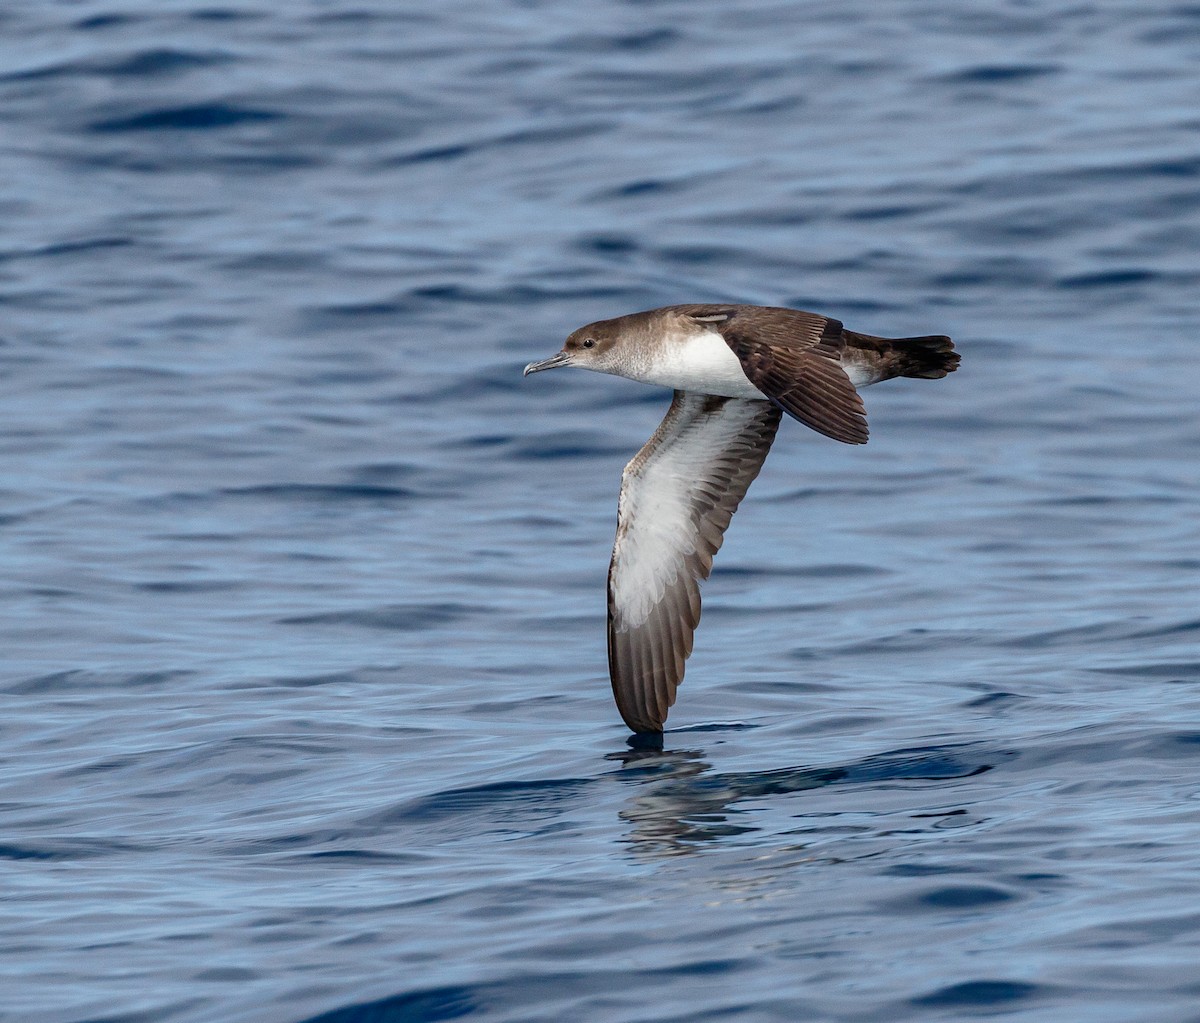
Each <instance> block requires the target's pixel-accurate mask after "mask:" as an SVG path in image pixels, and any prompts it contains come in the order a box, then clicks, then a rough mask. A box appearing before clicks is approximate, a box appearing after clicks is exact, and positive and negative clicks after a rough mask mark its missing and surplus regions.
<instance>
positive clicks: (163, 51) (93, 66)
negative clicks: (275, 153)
mask: <svg viewBox="0 0 1200 1023" xmlns="http://www.w3.org/2000/svg"><path fill="white" fill-rule="evenodd" d="M232 59H233V58H232V57H231V56H229V55H228V54H224V53H207V54H201V53H196V52H195V51H192V50H179V49H173V48H168V47H163V48H153V49H148V50H142V51H140V52H138V53H132V54H129V55H128V56H125V57H121V58H117V59H111V60H107V59H106V60H79V61H65V62H61V63H56V64H47V65H42V66H40V67H35V68H28V69H26V70H23V71H11V72H8V73H6V74H3V75H0V82H7V81H34V80H37V79H42V78H47V79H54V78H64V79H70V78H75V77H77V76H81V75H88V76H95V77H100V78H163V77H167V76H170V75H178V74H182V73H184V72H186V71H191V70H193V69H195V68H203V67H214V66H217V65H220V64H223V63H227V62H229V61H231V60H232Z"/></svg>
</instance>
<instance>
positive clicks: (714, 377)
mask: <svg viewBox="0 0 1200 1023" xmlns="http://www.w3.org/2000/svg"><path fill="white" fill-rule="evenodd" d="M664 340H665V342H666V343H665V344H663V345H662V346H661V347H660V348H659V350H658V351H657V352H656V353H655V355H654V358H653V359H650V360H648V361H647V363H646V364H645V365H643V366H639V367H638V368H637V370H636V374H637V375H636V376H634V374H632V373H631V374H630V376H633V377H634V379H635V380H641V381H642V382H643V383H647V384H658V385H660V386H662V387H673V388H675V389H676V390H678V391H698V392H699V393H701V394H720V395H723V396H725V397H727V398H765V397H766V395H765V394H763V393H762V391H760V390H759V389H758V388H757V387H755V386H754V385H753V384H752V383H750V381H749V380H748V379H746V374H745V373H743V372H742V364H741V361H740V360H739V359H738V357H737V356H736V355H734V354H733V351H732V350H731V349H730V347H729V345H728V344H726V343H725V339H724V338H723V337H721V335H720V334H718V333H716V332H715V331H705V332H704V333H703V334H688V335H686V336H684V337H668V338H665V339H664Z"/></svg>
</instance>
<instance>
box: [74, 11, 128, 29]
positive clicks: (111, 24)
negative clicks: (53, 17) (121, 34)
mask: <svg viewBox="0 0 1200 1023" xmlns="http://www.w3.org/2000/svg"><path fill="white" fill-rule="evenodd" d="M140 20H142V19H141V18H139V17H137V16H136V15H132V14H97V15H93V16H92V17H90V18H82V19H80V20H79V21H77V22H75V24H74V25H73V26H72V27H73V28H77V29H79V30H80V31H81V32H96V31H101V30H104V29H111V28H121V27H123V26H126V25H132V24H136V23H137V22H138V21H140Z"/></svg>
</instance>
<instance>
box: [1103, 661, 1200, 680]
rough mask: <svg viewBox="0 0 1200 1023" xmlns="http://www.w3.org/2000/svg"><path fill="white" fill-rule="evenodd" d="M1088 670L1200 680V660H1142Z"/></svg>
mask: <svg viewBox="0 0 1200 1023" xmlns="http://www.w3.org/2000/svg"><path fill="white" fill-rule="evenodd" d="M1088 670H1089V671H1094V672H1096V673H1097V674H1101V675H1130V676H1133V677H1136V678H1161V679H1167V680H1169V681H1172V682H1176V681H1178V682H1182V681H1196V680H1200V661H1168V660H1162V661H1141V662H1134V663H1132V664H1122V665H1113V666H1108V667H1103V668H1089V669H1088Z"/></svg>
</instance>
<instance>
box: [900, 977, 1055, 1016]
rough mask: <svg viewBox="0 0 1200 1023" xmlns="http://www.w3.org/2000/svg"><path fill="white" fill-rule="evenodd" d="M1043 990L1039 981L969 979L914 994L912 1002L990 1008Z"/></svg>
mask: <svg viewBox="0 0 1200 1023" xmlns="http://www.w3.org/2000/svg"><path fill="white" fill-rule="evenodd" d="M1041 993H1044V992H1043V989H1042V988H1041V987H1040V986H1039V985H1037V984H1026V983H1024V982H1023V981H1014V980H968V981H963V982H962V983H960V984H950V985H949V986H947V987H943V988H939V989H938V990H936V991H932V992H930V993H929V994H927V995H922V996H921V997H920V998H914V999H913V1000H912V1004H913V1005H915V1006H917V1007H919V1008H926V1009H971V1008H976V1009H987V1008H994V1007H1004V1006H1007V1005H1011V1004H1013V1003H1014V1002H1026V1001H1029V1000H1030V999H1032V998H1034V997H1035V996H1037V995H1039V994H1041Z"/></svg>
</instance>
